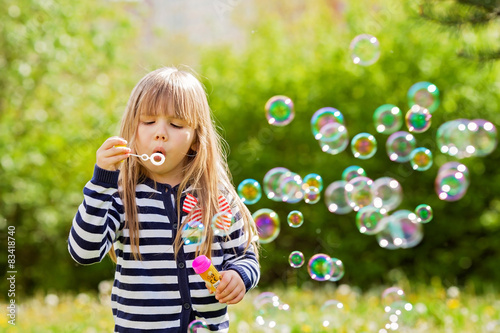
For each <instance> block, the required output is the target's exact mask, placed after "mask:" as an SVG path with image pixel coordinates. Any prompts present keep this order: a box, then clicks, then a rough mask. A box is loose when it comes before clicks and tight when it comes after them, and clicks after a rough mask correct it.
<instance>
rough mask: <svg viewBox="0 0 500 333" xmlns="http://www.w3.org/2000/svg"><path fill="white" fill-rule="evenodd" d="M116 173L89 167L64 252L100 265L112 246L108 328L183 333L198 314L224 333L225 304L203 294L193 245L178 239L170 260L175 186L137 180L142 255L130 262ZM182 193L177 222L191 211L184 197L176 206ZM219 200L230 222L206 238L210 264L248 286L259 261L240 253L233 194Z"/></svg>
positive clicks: (226, 320) (250, 251)
mask: <svg viewBox="0 0 500 333" xmlns="http://www.w3.org/2000/svg"><path fill="white" fill-rule="evenodd" d="M118 174H119V172H118V171H115V172H113V171H107V170H103V169H101V168H99V167H98V166H95V169H94V175H93V178H92V180H91V181H89V182H88V183H87V184H86V185H85V188H84V190H83V194H84V200H83V203H82V204H81V205H80V207H79V209H78V212H77V213H76V216H75V218H74V219H73V224H72V227H71V231H70V234H69V238H68V249H69V253H70V254H71V256H72V257H73V259H74V260H75V261H76V262H78V263H80V264H84V265H86V264H93V263H96V262H100V261H101V260H102V259H103V258H104V257H105V256H106V254H107V253H108V251H109V249H110V248H111V245H112V244H113V243H114V246H115V253H116V256H117V265H116V272H115V280H114V284H113V289H112V295H111V304H112V310H113V316H114V319H115V332H182V333H185V332H187V327H188V325H189V323H190V322H191V321H193V320H195V319H198V318H201V319H204V320H205V321H206V322H207V324H208V326H209V329H210V330H211V331H214V332H227V331H228V329H229V316H228V314H227V305H226V304H221V303H219V302H218V301H217V300H216V299H215V297H214V294H210V293H209V291H208V290H207V288H206V286H205V282H204V281H203V280H202V279H201V277H200V276H199V275H197V274H196V273H195V272H194V270H193V268H192V262H193V259H194V258H195V251H196V244H191V245H185V244H184V245H183V246H182V247H181V249H180V251H179V253H178V255H177V258H175V257H174V251H173V245H172V244H173V240H174V239H175V236H176V233H177V232H178V230H177V221H178V219H177V209H176V195H177V189H178V187H177V186H176V187H171V186H170V185H167V184H160V183H156V184H155V183H154V182H153V181H152V180H150V179H146V180H145V181H144V182H142V183H140V184H138V185H137V188H136V202H137V206H138V213H139V222H140V231H139V238H140V245H139V248H140V253H141V255H142V260H134V258H133V257H132V252H131V247H130V242H129V233H128V229H125V228H124V208H123V204H122V201H121V199H120V196H119V195H118V185H117V184H118ZM186 195H188V198H191V199H193V198H194V197H193V196H192V195H189V193H187V192H184V193H183V194H182V199H181V205H183V207H184V208H188V209H184V210H181V219H182V221H184V219H185V218H186V217H187V215H188V213H187V212H188V211H189V208H192V207H190V204H189V203H188V202H186V205H184V202H185V200H186ZM226 199H227V203H229V206H230V209H231V211H232V214H233V216H234V217H235V223H234V224H233V226H232V227H231V229H230V231H231V233H230V237H229V238H226V237H224V238H222V237H220V236H214V239H213V243H212V262H213V264H214V266H215V268H217V269H218V270H229V269H231V270H235V271H236V272H238V273H239V275H240V276H241V278H242V279H243V282H244V283H245V287H246V290H247V291H248V290H250V289H251V288H253V287H255V286H256V285H257V282H258V280H259V277H260V270H259V263H258V261H257V258H256V256H255V254H254V252H253V248H252V247H250V248H249V249H248V250H247V251H246V252H245V251H244V249H245V245H246V239H247V238H246V235H245V234H243V221H242V218H241V214H240V213H239V211H238V208H237V206H236V204H235V202H234V200H235V199H234V198H230V197H227V198H226ZM224 201H226V200H224ZM193 215H195V214H191V216H193Z"/></svg>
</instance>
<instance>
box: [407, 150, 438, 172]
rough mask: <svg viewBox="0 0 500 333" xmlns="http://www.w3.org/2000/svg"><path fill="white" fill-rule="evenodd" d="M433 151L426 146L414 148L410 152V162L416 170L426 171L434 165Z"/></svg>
mask: <svg viewBox="0 0 500 333" xmlns="http://www.w3.org/2000/svg"><path fill="white" fill-rule="evenodd" d="M432 161H433V159H432V152H431V151H430V149H428V148H425V147H419V148H415V149H413V151H412V152H411V154H410V163H411V166H412V168H413V169H414V170H417V171H425V170H429V168H430V167H431V166H432Z"/></svg>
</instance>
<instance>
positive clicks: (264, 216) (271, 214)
mask: <svg viewBox="0 0 500 333" xmlns="http://www.w3.org/2000/svg"><path fill="white" fill-rule="evenodd" d="M252 217H253V219H254V221H255V225H256V227H257V231H258V233H259V242H260V243H261V244H267V243H270V242H272V241H273V240H275V239H276V237H278V235H279V233H280V219H279V216H278V214H276V212H275V211H273V210H271V209H268V208H262V209H259V210H258V211H256V212H255V213H253V214H252Z"/></svg>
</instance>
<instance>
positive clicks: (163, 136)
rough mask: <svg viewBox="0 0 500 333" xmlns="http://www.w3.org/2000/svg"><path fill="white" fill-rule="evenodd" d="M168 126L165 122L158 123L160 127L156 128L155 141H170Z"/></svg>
mask: <svg viewBox="0 0 500 333" xmlns="http://www.w3.org/2000/svg"><path fill="white" fill-rule="evenodd" d="M166 127H167V124H166V123H164V122H163V121H161V120H160V121H158V126H157V128H156V133H155V140H159V141H166V140H167V139H168V135H167V129H166Z"/></svg>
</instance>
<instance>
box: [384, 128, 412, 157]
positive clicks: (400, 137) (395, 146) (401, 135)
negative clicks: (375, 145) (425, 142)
mask: <svg viewBox="0 0 500 333" xmlns="http://www.w3.org/2000/svg"><path fill="white" fill-rule="evenodd" d="M416 146H417V140H415V137H414V136H413V134H410V133H408V132H404V131H399V132H396V133H393V134H391V135H390V136H389V137H388V138H387V141H386V144H385V148H386V150H387V156H389V159H390V160H391V161H394V162H399V163H403V162H408V161H409V160H410V154H411V152H412V151H413V149H415V148H416Z"/></svg>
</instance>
